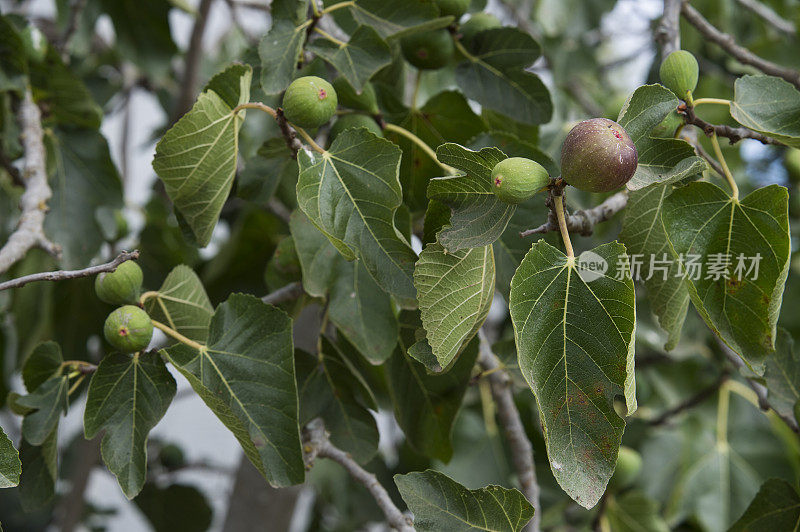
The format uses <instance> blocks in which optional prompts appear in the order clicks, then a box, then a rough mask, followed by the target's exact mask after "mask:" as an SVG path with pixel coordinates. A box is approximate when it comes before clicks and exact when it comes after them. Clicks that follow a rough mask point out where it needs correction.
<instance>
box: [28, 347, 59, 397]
mask: <svg viewBox="0 0 800 532" xmlns="http://www.w3.org/2000/svg"><path fill="white" fill-rule="evenodd" d="M63 361H64V358H63V357H62V356H61V347H59V345H58V344H57V343H56V342H43V343H41V344H39V345H37V346H36V348H34V350H33V351H32V352H31V354H30V355H28V358H26V359H25V363H24V364H23V365H22V381H23V382H24V383H25V389H27V390H28V391H29V392H32V391H34V390H35V389H36V388H38V387H39V386H41V385H42V384H44V382H45V381H46V380H47V379H49V378H50V377H54V376H56V375H57V374H58V373H59V370H60V369H61V363H62V362H63Z"/></svg>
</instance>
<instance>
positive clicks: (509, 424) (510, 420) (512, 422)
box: [478, 329, 542, 532]
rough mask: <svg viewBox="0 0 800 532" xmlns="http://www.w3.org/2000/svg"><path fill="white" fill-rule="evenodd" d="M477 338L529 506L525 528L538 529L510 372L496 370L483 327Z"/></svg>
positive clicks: (535, 489) (535, 488)
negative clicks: (531, 514)
mask: <svg viewBox="0 0 800 532" xmlns="http://www.w3.org/2000/svg"><path fill="white" fill-rule="evenodd" d="M478 337H479V338H480V355H479V356H478V365H480V367H481V369H482V370H483V372H484V374H485V375H486V376H487V378H488V379H489V384H490V385H491V388H492V397H493V398H494V402H495V404H496V406H497V417H498V418H499V419H500V423H501V424H502V425H503V430H504V432H505V436H506V439H507V440H508V447H509V449H510V450H511V458H512V461H513V462H514V469H515V470H516V472H517V477H519V484H520V487H521V488H522V493H523V495H525V498H526V499H528V502H530V503H531V505H533V518H532V519H531V520H530V522H529V523H528V525H527V527H526V528H525V530H528V531H531V532H538V531H539V527H540V523H541V519H542V506H541V504H540V502H539V483H538V482H537V481H536V469H535V468H534V465H533V446H532V445H531V441H530V440H529V439H528V435H527V434H526V433H525V427H524V426H523V424H522V418H521V417H520V415H519V410H517V405H516V404H514V393H513V390H512V388H511V385H512V380H511V375H509V374H508V372H507V371H506V370H504V369H500V363H499V362H498V360H497V357H496V356H495V355H494V353H492V348H491V345H490V344H489V340H488V339H487V337H486V333H485V332H484V330H483V329H480V330H479V331H478Z"/></svg>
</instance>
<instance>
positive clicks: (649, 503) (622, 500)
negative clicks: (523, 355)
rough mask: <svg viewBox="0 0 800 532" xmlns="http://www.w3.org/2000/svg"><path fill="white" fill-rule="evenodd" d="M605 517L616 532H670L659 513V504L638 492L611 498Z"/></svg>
mask: <svg viewBox="0 0 800 532" xmlns="http://www.w3.org/2000/svg"><path fill="white" fill-rule="evenodd" d="M605 516H606V517H607V518H608V522H609V524H610V525H611V530H613V531H614V532H668V531H669V526H667V523H666V522H665V521H664V519H663V518H662V517H661V516H660V515H659V513H658V503H656V502H655V501H653V500H652V499H649V498H648V497H647V496H646V495H645V494H643V493H640V492H638V491H629V492H627V493H624V494H623V495H621V496H620V497H613V496H612V497H609V498H608V502H607V503H606V509H605Z"/></svg>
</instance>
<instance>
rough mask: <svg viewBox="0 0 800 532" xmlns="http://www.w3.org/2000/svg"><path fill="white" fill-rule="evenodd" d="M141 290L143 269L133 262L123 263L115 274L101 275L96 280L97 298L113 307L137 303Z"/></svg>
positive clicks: (105, 273)
mask: <svg viewBox="0 0 800 532" xmlns="http://www.w3.org/2000/svg"><path fill="white" fill-rule="evenodd" d="M141 289H142V269H141V268H139V265H138V264H136V263H135V262H133V261H132V260H129V261H126V262H123V263H122V264H120V265H119V266H117V269H116V270H114V271H113V272H104V273H101V274H100V275H98V276H97V277H96V278H95V280H94V291H95V293H96V294H97V297H98V298H100V300H101V301H105V302H106V303H109V304H111V305H126V304H129V303H136V302H137V301H138V300H139V292H140V291H141Z"/></svg>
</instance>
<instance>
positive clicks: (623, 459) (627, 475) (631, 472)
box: [608, 445, 642, 490]
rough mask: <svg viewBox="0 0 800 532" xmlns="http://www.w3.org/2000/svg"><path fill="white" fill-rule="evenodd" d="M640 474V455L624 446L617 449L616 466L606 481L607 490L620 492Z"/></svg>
mask: <svg viewBox="0 0 800 532" xmlns="http://www.w3.org/2000/svg"><path fill="white" fill-rule="evenodd" d="M641 472H642V455H640V454H639V453H638V452H636V451H635V450H633V449H631V448H630V447H625V446H624V445H623V446H621V447H620V448H619V454H618V455H617V466H616V467H615V468H614V474H613V475H612V476H611V480H609V481H608V489H611V490H621V489H623V488H626V487H628V486H629V485H631V483H633V481H634V480H636V477H638V476H639V473H641Z"/></svg>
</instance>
